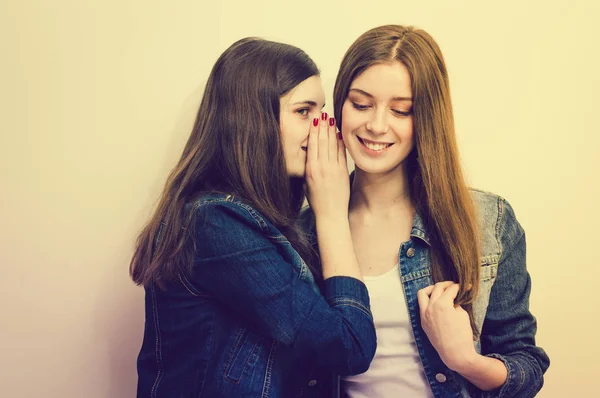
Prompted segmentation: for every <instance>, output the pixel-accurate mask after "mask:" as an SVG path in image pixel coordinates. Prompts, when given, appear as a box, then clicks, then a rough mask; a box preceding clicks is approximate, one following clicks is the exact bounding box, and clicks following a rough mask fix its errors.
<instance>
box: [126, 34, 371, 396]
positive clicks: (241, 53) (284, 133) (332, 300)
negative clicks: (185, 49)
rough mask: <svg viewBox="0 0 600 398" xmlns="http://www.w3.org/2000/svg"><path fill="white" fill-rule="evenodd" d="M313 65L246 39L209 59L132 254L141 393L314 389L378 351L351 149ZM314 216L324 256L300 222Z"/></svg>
mask: <svg viewBox="0 0 600 398" xmlns="http://www.w3.org/2000/svg"><path fill="white" fill-rule="evenodd" d="M323 105H324V94H323V89H322V87H321V82H320V78H319V73H318V70H317V67H316V66H315V64H314V62H313V61H312V60H311V59H310V58H309V57H308V56H307V55H306V54H305V53H304V52H303V51H301V50H299V49H298V48H295V47H293V46H289V45H285V44H281V43H275V42H271V41H265V40H260V39H253V38H248V39H243V40H241V41H238V42H237V43H235V44H233V45H232V46H231V47H230V48H229V49H227V50H226V51H225V52H224V53H223V54H222V55H221V57H220V58H219V59H218V60H217V62H216V64H215V66H214V68H213V70H212V72H211V75H210V77H209V79H208V82H207V85H206V88H205V92H204V97H203V99H202V102H201V104H200V108H199V111H198V115H197V118H196V122H195V125H194V128H193V131H192V133H191V135H190V138H189V140H188V142H187V144H186V146H185V149H184V150H183V154H182V156H181V159H180V160H179V162H178V163H177V165H176V166H175V168H174V170H173V171H172V173H171V175H170V176H169V179H168V181H167V183H166V186H165V189H164V191H163V194H162V197H161V200H160V202H159V204H158V206H157V209H156V211H155V213H154V215H153V216H152V218H151V219H150V221H149V223H148V224H147V226H146V227H145V228H144V230H143V231H142V232H141V234H140V236H139V238H138V241H137V247H136V250H135V254H134V256H133V259H132V261H131V275H132V278H133V280H134V281H135V282H136V283H138V284H140V285H143V286H144V288H145V291H146V324H145V331H144V339H143V345H142V348H141V351H140V354H139V357H138V375H139V381H138V397H152V398H154V397H165V398H167V397H168V398H175V397H190V398H191V397H194V398H199V397H207V398H217V397H232V398H233V397H235V398H240V397H257V398H258V397H300V396H302V397H321V396H328V394H329V393H330V391H329V388H330V385H329V382H330V381H331V380H330V379H328V378H327V377H325V376H324V375H328V374H331V372H334V373H337V374H342V375H351V374H358V373H362V372H364V371H366V370H367V368H368V366H369V363H370V361H371V359H372V357H373V355H374V352H375V346H376V341H375V340H376V337H375V330H374V325H373V320H372V315H371V311H370V305H369V297H368V294H367V290H366V287H365V285H364V283H363V282H362V275H361V273H360V271H359V268H358V263H357V260H356V257H355V255H354V250H353V247H352V239H351V235H350V227H349V222H348V217H347V209H348V200H349V183H348V178H347V167H346V158H345V147H344V145H343V142H342V141H341V139H339V138H338V136H337V133H336V126H335V121H334V120H333V119H329V118H328V117H327V115H326V114H321V108H322V107H323ZM305 176H306V185H307V192H308V200H309V202H310V203H311V205H312V208H313V210H314V212H315V214H316V219H317V226H316V228H317V230H318V232H319V244H320V248H321V249H320V259H321V266H318V265H317V264H318V262H317V261H316V260H315V259H316V257H317V253H314V252H313V251H312V249H311V246H310V244H309V243H308V241H307V240H306V239H305V238H304V237H303V235H302V233H301V232H300V230H299V229H298V227H297V225H296V218H297V215H298V212H299V209H300V207H301V205H302V203H303V200H304V194H303V192H304V190H303V185H304V183H305Z"/></svg>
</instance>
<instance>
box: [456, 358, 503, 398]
mask: <svg viewBox="0 0 600 398" xmlns="http://www.w3.org/2000/svg"><path fill="white" fill-rule="evenodd" d="M455 370H456V372H458V373H460V375H461V376H463V377H464V378H465V379H467V380H469V381H470V382H471V383H472V384H473V385H474V386H475V387H477V388H479V389H480V390H482V391H492V390H495V389H497V388H500V387H502V386H503V385H504V383H505V382H506V378H507V377H508V370H507V369H506V366H505V365H504V363H503V362H502V361H500V360H499V359H496V358H490V357H486V356H483V355H480V354H475V355H474V356H473V357H472V358H471V359H469V360H467V361H465V363H464V364H462V365H461V366H459V367H458V368H457V369H455Z"/></svg>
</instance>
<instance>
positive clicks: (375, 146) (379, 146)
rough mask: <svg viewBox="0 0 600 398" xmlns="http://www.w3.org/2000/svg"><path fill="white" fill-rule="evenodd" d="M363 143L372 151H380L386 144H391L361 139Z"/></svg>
mask: <svg viewBox="0 0 600 398" xmlns="http://www.w3.org/2000/svg"><path fill="white" fill-rule="evenodd" d="M363 144H364V145H365V146H366V147H367V148H369V149H371V150H373V151H381V150H383V149H385V148H387V147H388V146H390V145H391V144H373V143H371V142H367V141H363Z"/></svg>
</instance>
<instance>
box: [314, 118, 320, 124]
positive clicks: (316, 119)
mask: <svg viewBox="0 0 600 398" xmlns="http://www.w3.org/2000/svg"><path fill="white" fill-rule="evenodd" d="M318 125H319V118H318V117H316V118H314V119H313V126H318Z"/></svg>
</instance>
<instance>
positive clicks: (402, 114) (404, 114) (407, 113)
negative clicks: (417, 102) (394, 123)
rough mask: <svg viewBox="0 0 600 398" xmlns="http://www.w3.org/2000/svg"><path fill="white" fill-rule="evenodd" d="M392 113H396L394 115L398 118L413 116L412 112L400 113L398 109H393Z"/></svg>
mask: <svg viewBox="0 0 600 398" xmlns="http://www.w3.org/2000/svg"><path fill="white" fill-rule="evenodd" d="M392 112H394V114H396V115H398V116H410V115H411V114H412V112H411V111H408V112H404V111H398V110H396V109H392Z"/></svg>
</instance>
